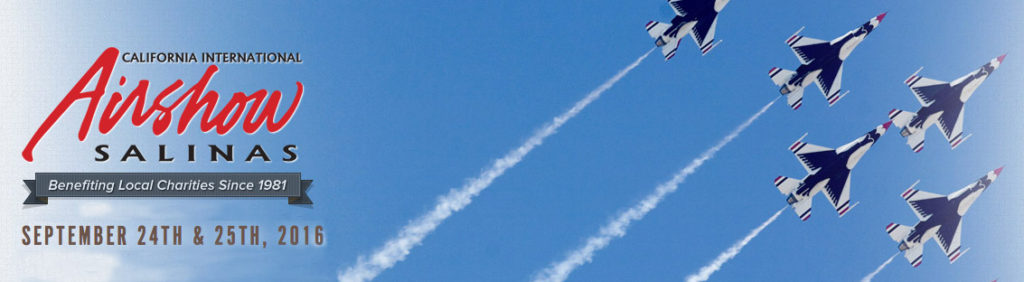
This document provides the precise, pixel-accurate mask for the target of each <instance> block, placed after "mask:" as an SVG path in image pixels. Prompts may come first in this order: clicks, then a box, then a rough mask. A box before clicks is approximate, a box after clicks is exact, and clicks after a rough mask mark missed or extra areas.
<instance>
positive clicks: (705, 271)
mask: <svg viewBox="0 0 1024 282" xmlns="http://www.w3.org/2000/svg"><path fill="white" fill-rule="evenodd" d="M784 210H786V207H782V209H779V211H777V212H775V215H772V217H770V218H768V220H765V221H764V223H761V226H758V227H757V228H754V230H752V231H750V234H747V237H743V240H740V241H739V242H736V243H735V244H733V245H732V246H731V247H729V249H726V250H725V251H724V252H722V253H721V254H718V257H716V258H715V260H713V261H711V263H709V264H708V265H705V266H704V267H701V268H700V271H697V273H693V274H690V276H687V277H686V282H704V281H708V278H711V274H714V273H715V271H718V270H719V269H721V268H722V265H723V264H725V263H726V262H728V261H729V260H731V259H732V258H734V257H736V255H738V254H740V251H742V250H743V246H746V245H747V244H748V243H750V241H751V240H754V237H757V234H760V233H761V231H762V230H764V228H765V227H768V225H769V224H772V222H774V221H775V219H776V218H778V217H779V215H780V214H782V211H784Z"/></svg>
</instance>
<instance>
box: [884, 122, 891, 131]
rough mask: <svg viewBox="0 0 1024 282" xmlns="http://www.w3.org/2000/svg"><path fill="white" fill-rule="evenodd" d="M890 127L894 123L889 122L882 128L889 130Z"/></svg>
mask: <svg viewBox="0 0 1024 282" xmlns="http://www.w3.org/2000/svg"><path fill="white" fill-rule="evenodd" d="M889 126H892V122H891V121H887V122H885V123H883V124H882V128H885V129H886V130H888V129H889Z"/></svg>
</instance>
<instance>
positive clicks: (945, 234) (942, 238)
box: [935, 220, 963, 263]
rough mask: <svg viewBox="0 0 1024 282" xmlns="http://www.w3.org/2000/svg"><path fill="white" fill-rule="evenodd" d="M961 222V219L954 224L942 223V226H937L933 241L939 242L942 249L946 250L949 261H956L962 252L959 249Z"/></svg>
mask: <svg viewBox="0 0 1024 282" xmlns="http://www.w3.org/2000/svg"><path fill="white" fill-rule="evenodd" d="M962 222H963V220H958V221H957V222H956V224H943V225H942V227H939V232H938V233H936V234H935V242H937V243H939V246H940V247H942V250H943V251H945V252H946V257H947V258H949V263H953V262H954V261H956V259H958V258H960V254H962V253H963V251H962V250H960V223H962ZM954 225H955V226H954Z"/></svg>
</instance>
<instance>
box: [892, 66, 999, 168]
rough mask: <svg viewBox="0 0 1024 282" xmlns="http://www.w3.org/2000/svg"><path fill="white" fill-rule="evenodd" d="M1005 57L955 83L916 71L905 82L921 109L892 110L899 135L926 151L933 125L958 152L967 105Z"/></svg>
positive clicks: (962, 137)
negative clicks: (913, 110)
mask: <svg viewBox="0 0 1024 282" xmlns="http://www.w3.org/2000/svg"><path fill="white" fill-rule="evenodd" d="M1003 58H1006V55H1005V54H1004V55H1002V56H999V57H998V58H995V59H992V60H991V61H989V62H988V63H987V64H985V65H984V66H981V68H979V69H978V70H976V71H973V72H971V73H969V74H967V75H965V76H963V77H961V78H957V79H956V80H954V81H953V82H944V81H938V80H934V79H930V78H924V77H920V76H917V74H918V73H920V72H921V70H920V69H918V70H917V72H915V73H914V74H913V75H911V76H910V78H907V80H906V81H904V83H906V84H907V85H909V86H910V90H911V91H912V92H914V96H915V97H917V101H918V102H921V109H919V110H917V113H911V112H908V111H903V110H899V109H893V110H892V111H889V118H890V119H892V122H893V124H895V125H896V127H899V128H902V129H903V130H901V131H900V135H901V136H903V137H906V138H907V145H909V146H910V149H912V150H914V152H915V153H917V152H921V149H923V148H924V135H925V131H927V129H928V127H931V126H932V124H935V125H938V126H939V129H940V130H942V134H943V135H945V136H946V140H947V141H949V145H950V146H951V147H952V148H953V149H956V147H957V146H960V144H962V143H963V141H964V140H967V138H969V137H971V136H970V135H969V134H968V135H967V136H964V135H963V133H964V102H967V99H970V98H971V95H972V94H974V90H976V89H978V86H979V85H981V83H982V82H984V81H985V79H986V78H988V76H989V75H990V74H992V72H993V71H995V70H996V69H997V68H999V65H1001V64H1002V62H1003Z"/></svg>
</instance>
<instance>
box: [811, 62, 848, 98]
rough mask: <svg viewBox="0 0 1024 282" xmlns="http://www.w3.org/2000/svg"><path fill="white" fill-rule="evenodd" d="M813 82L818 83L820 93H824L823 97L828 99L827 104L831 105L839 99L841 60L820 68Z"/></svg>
mask: <svg viewBox="0 0 1024 282" xmlns="http://www.w3.org/2000/svg"><path fill="white" fill-rule="evenodd" d="M815 82H817V84H818V89H821V94H824V95H825V99H826V100H828V106H829V107H831V106H832V105H833V104H835V103H836V102H837V101H839V98H842V97H841V96H840V95H839V88H840V87H842V85H843V61H835V62H833V63H832V64H829V65H828V66H825V67H824V68H822V69H821V73H818V79H817V80H815Z"/></svg>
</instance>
